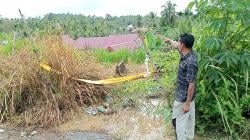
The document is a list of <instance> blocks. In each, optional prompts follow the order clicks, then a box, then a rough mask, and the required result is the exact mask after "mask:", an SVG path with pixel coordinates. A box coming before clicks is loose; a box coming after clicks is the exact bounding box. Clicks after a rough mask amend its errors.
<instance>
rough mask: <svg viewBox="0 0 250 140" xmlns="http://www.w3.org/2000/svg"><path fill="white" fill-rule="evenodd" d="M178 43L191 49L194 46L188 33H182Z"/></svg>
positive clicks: (192, 39)
mask: <svg viewBox="0 0 250 140" xmlns="http://www.w3.org/2000/svg"><path fill="white" fill-rule="evenodd" d="M180 42H181V43H183V44H184V45H185V46H186V47H187V48H190V49H191V48H192V47H193V45H194V36H193V35H192V34H190V33H183V34H181V35H180Z"/></svg>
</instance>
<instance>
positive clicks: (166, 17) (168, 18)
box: [161, 1, 177, 26]
mask: <svg viewBox="0 0 250 140" xmlns="http://www.w3.org/2000/svg"><path fill="white" fill-rule="evenodd" d="M175 7H176V4H173V3H171V1H167V2H166V4H164V5H163V6H162V8H163V10H162V11H161V16H162V17H161V25H162V26H174V24H175V20H176V17H177V16H176V12H175Z"/></svg>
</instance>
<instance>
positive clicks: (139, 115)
mask: <svg viewBox="0 0 250 140" xmlns="http://www.w3.org/2000/svg"><path fill="white" fill-rule="evenodd" d="M163 102H164V101H161V100H158V99H157V100H150V101H142V104H143V106H142V107H141V108H139V109H135V108H127V109H123V110H120V111H118V112H117V113H116V114H112V115H99V114H98V115H96V116H92V115H88V114H86V113H79V114H78V115H77V116H76V117H75V118H73V119H72V120H70V121H68V122H67V123H64V124H62V125H60V126H58V127H56V128H53V130H36V132H37V133H36V134H34V135H31V133H32V131H30V132H25V131H21V130H20V129H17V130H8V129H5V131H4V132H2V133H0V140H1V139H13V140H55V139H60V140H110V139H114V140H116V139H118V140H120V139H121V140H174V139H175V138H174V134H173V129H172V126H171V125H166V124H164V121H163V118H162V117H161V116H159V115H157V114H155V113H153V110H154V109H152V108H155V109H157V107H159V106H161V105H162V103H163ZM148 110H151V111H152V112H149V111H148ZM24 132H25V133H27V134H25V133H24ZM21 133H22V134H23V136H21Z"/></svg>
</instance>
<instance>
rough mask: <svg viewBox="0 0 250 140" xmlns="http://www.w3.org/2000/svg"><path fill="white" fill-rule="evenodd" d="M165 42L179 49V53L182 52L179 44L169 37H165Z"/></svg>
mask: <svg viewBox="0 0 250 140" xmlns="http://www.w3.org/2000/svg"><path fill="white" fill-rule="evenodd" d="M164 40H165V42H167V43H170V44H171V45H172V46H173V47H174V48H175V49H178V51H180V49H179V44H178V42H176V41H174V40H172V39H170V38H167V37H164Z"/></svg>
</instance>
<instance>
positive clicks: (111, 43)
mask: <svg viewBox="0 0 250 140" xmlns="http://www.w3.org/2000/svg"><path fill="white" fill-rule="evenodd" d="M62 39H63V42H64V43H65V44H66V45H69V46H71V47H74V48H78V49H93V48H104V49H106V48H108V47H111V48H113V49H114V50H117V49H121V48H129V49H134V48H138V47H139V45H138V43H139V42H138V41H139V37H138V35H137V34H121V35H110V36H107V37H80V38H78V39H77V40H73V39H72V38H70V37H69V36H68V35H64V36H63V37H62Z"/></svg>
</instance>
